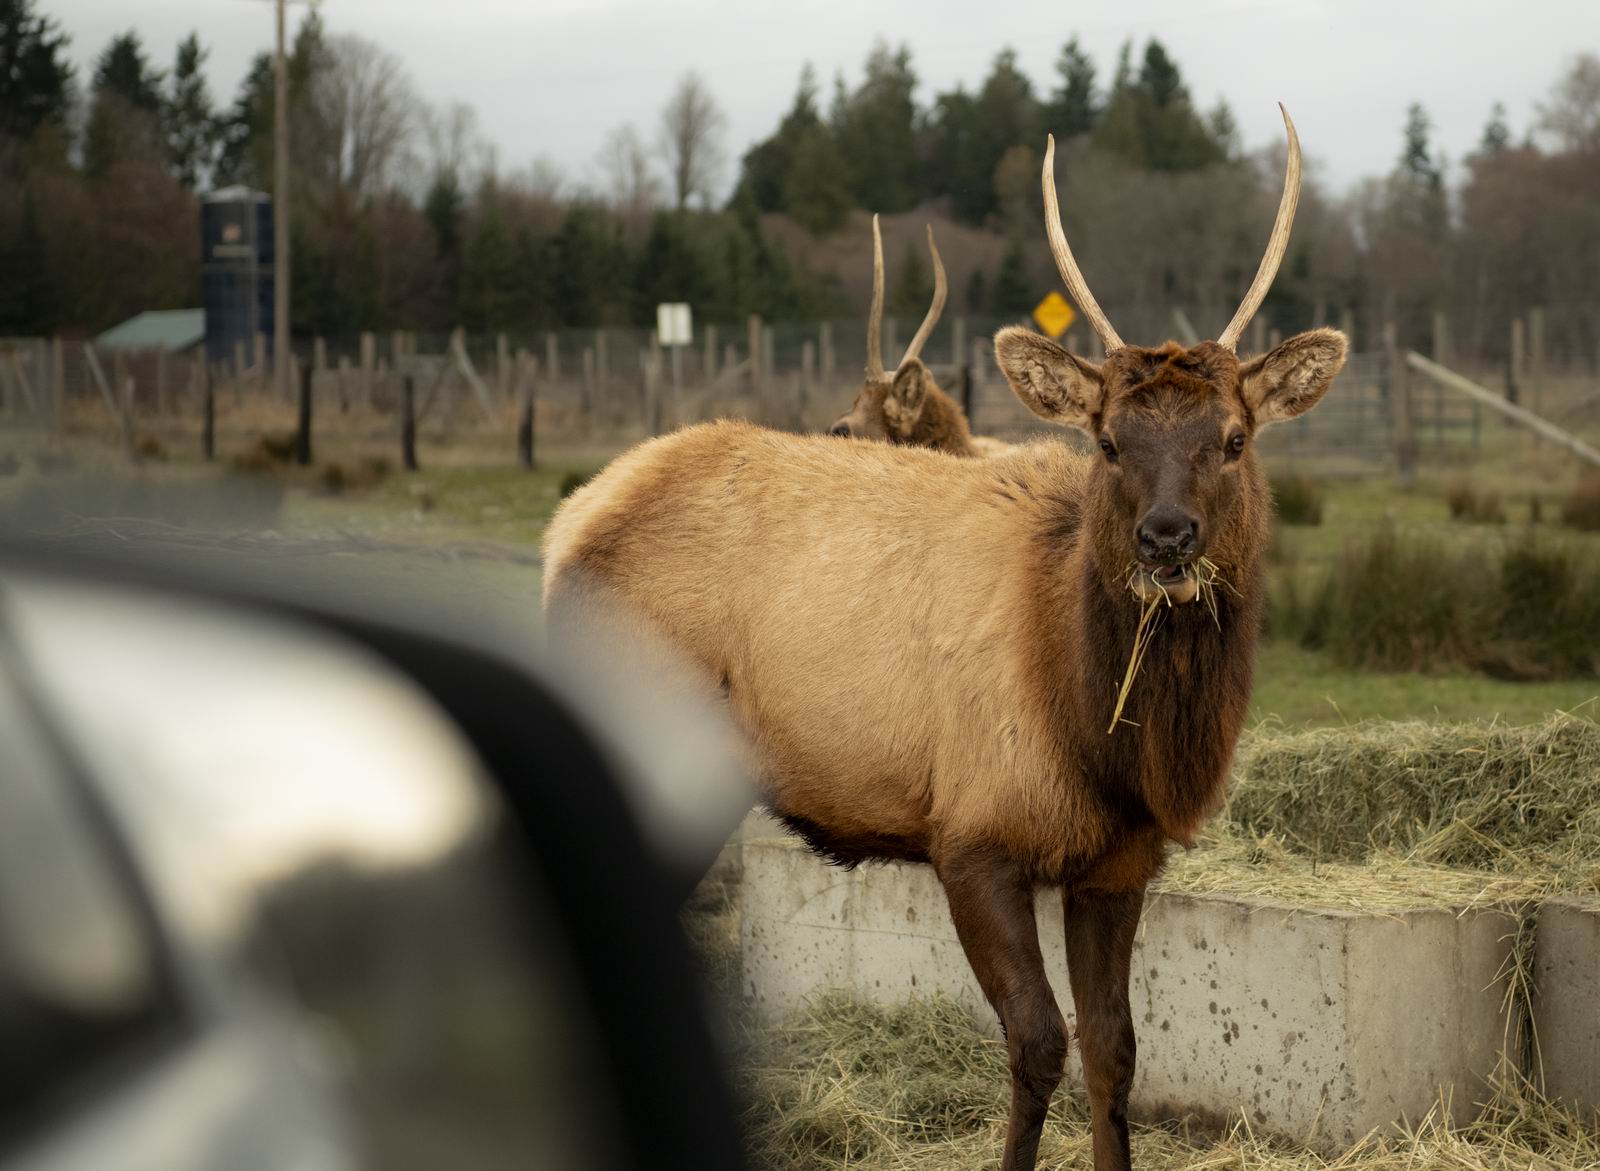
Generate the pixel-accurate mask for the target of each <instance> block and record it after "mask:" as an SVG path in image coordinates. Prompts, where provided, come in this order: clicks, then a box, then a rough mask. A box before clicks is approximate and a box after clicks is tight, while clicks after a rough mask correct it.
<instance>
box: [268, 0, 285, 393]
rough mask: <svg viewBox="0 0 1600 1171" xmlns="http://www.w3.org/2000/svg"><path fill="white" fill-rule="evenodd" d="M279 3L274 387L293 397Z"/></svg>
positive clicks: (281, 3) (274, 192)
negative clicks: (290, 384)
mask: <svg viewBox="0 0 1600 1171" xmlns="http://www.w3.org/2000/svg"><path fill="white" fill-rule="evenodd" d="M286 7H287V0H277V9H278V53H277V56H276V57H275V58H274V59H273V63H272V74H273V88H274V89H275V90H276V93H275V96H274V98H273V109H274V113H273V118H272V124H273V143H272V163H273V170H272V385H273V389H274V390H275V391H276V392H277V395H278V397H279V398H280V399H287V398H288V397H289V65H288V61H287V59H286V57H285V55H284V44H283V42H284V27H283V26H284V9H285V8H286Z"/></svg>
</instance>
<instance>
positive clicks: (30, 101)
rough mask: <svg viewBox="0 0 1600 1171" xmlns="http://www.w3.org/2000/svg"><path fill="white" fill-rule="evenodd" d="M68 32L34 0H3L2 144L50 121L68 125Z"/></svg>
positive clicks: (22, 137)
mask: <svg viewBox="0 0 1600 1171" xmlns="http://www.w3.org/2000/svg"><path fill="white" fill-rule="evenodd" d="M67 42H68V38H67V35H66V34H65V33H63V32H61V31H60V30H59V29H58V28H57V27H56V23H55V21H53V20H52V19H50V18H49V17H47V16H40V15H38V14H37V13H36V12H35V11H34V4H33V0H0V148H4V147H5V146H6V145H7V143H6V141H5V140H10V141H11V142H12V143H24V142H27V141H28V140H29V139H31V138H32V137H33V135H34V132H35V131H36V130H38V129H39V127H40V126H42V125H44V124H46V123H53V124H55V125H57V126H65V125H66V122H67V114H68V112H69V111H70V110H71V107H72V72H73V71H72V65H71V63H70V62H69V61H68V60H67Z"/></svg>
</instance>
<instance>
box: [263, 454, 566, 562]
mask: <svg viewBox="0 0 1600 1171" xmlns="http://www.w3.org/2000/svg"><path fill="white" fill-rule="evenodd" d="M592 470H593V468H592V467H589V466H575V465H570V464H550V465H548V466H541V467H538V468H535V469H533V470H531V471H528V470H524V469H522V468H518V467H503V466H502V467H440V468H438V469H435V470H424V471H420V472H403V473H396V474H394V475H391V476H390V477H389V478H388V479H386V480H384V481H383V483H381V484H380V485H378V486H377V487H375V488H372V489H370V490H367V491H364V492H349V493H343V494H340V495H321V494H318V493H316V492H313V491H292V492H290V493H289V495H288V496H287V497H286V499H285V501H284V508H283V523H284V525H285V527H286V528H287V529H289V530H291V531H316V530H325V529H343V530H347V531H353V532H360V533H364V534H368V535H371V536H381V537H386V538H392V539H406V540H414V541H420V542H435V541H488V542H493V543H495V544H501V545H508V546H511V547H513V548H518V549H522V550H525V551H529V552H532V551H536V550H537V549H538V547H539V539H540V538H541V537H542V536H543V535H544V527H545V525H546V524H548V523H549V520H550V514H551V513H552V512H554V511H555V507H556V505H558V504H559V503H561V491H560V485H561V482H562V480H563V479H564V478H566V476H567V475H568V474H570V473H572V472H574V471H576V472H580V473H582V472H589V471H592Z"/></svg>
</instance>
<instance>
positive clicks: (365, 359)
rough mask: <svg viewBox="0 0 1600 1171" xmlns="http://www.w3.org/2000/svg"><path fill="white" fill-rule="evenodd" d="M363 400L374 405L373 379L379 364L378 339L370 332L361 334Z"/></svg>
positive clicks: (366, 403)
mask: <svg viewBox="0 0 1600 1171" xmlns="http://www.w3.org/2000/svg"><path fill="white" fill-rule="evenodd" d="M360 356H361V401H362V403H363V404H365V405H366V406H368V407H370V406H372V381H373V376H374V373H375V371H376V367H377V365H378V339H377V337H376V336H374V335H373V334H370V333H366V332H363V333H362V334H361V355H360Z"/></svg>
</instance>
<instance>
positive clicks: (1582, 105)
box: [1539, 53, 1600, 152]
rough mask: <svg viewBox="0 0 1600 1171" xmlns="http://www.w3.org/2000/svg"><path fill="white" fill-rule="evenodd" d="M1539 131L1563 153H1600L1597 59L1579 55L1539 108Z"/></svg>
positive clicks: (1599, 79) (1598, 58)
mask: <svg viewBox="0 0 1600 1171" xmlns="http://www.w3.org/2000/svg"><path fill="white" fill-rule="evenodd" d="M1539 129H1540V130H1542V131H1544V132H1545V133H1546V134H1549V135H1550V136H1551V137H1553V138H1554V139H1555V140H1556V144H1557V145H1558V146H1559V147H1560V148H1561V149H1562V150H1571V151H1580V152H1596V151H1600V57H1597V56H1595V55H1594V54H1593V53H1579V54H1578V56H1577V58H1576V59H1575V60H1574V61H1573V62H1572V68H1570V69H1569V70H1567V72H1566V74H1565V75H1564V76H1563V77H1562V78H1561V80H1560V81H1558V82H1556V84H1555V85H1554V86H1553V87H1551V90H1550V100H1549V101H1548V102H1541V103H1540V104H1539Z"/></svg>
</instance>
